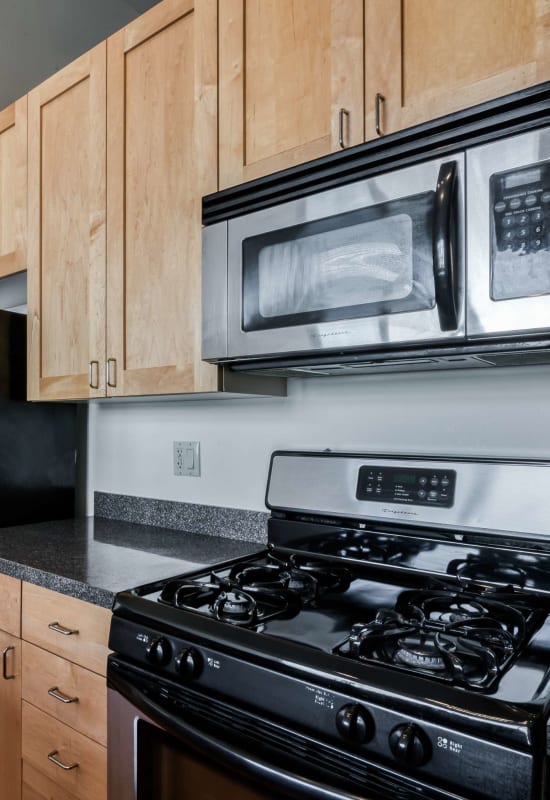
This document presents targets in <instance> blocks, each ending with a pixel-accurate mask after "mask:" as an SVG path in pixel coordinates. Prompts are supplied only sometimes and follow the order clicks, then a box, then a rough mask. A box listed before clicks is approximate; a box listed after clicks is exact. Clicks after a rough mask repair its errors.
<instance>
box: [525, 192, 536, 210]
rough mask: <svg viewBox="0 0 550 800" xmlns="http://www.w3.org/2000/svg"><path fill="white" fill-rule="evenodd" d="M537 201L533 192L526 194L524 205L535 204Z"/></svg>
mask: <svg viewBox="0 0 550 800" xmlns="http://www.w3.org/2000/svg"><path fill="white" fill-rule="evenodd" d="M537 202H538V201H537V197H536V195H534V194H528V195H527V197H526V198H525V205H526V206H527V207H531V206H536V204H537Z"/></svg>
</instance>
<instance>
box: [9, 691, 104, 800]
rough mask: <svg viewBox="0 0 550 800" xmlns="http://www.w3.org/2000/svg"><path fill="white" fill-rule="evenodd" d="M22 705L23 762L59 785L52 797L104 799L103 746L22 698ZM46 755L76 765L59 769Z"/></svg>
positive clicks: (84, 799)
mask: <svg viewBox="0 0 550 800" xmlns="http://www.w3.org/2000/svg"><path fill="white" fill-rule="evenodd" d="M22 707H23V763H25V762H27V763H28V764H29V765H30V766H31V767H34V768H35V769H36V770H38V771H39V772H40V773H42V775H44V776H45V777H46V778H49V780H50V781H52V782H53V783H54V784H55V786H56V787H57V786H59V787H60V788H61V790H62V792H61V793H59V794H58V793H57V792H56V794H55V795H54V797H55V798H57V797H59V796H60V795H61V796H63V797H64V796H65V795H64V794H63V792H65V793H67V794H68V795H71V794H72V795H74V796H75V797H77V798H78V800H105V797H106V792H107V750H106V748H105V747H101V745H99V744H97V742H93V741H92V740H91V739H88V737H87V736H83V735H82V734H81V733H78V732H77V731H75V730H73V728H69V727H68V725H63V724H62V723H61V722H58V721H57V720H56V719H54V718H53V717H50V716H49V715H48V714H45V713H44V712H43V711H40V710H39V709H38V708H35V707H34V706H31V705H30V704H29V703H26V702H25V701H23V704H22ZM50 754H51V755H52V757H54V758H57V759H58V760H59V761H60V762H62V763H63V764H66V765H72V764H77V765H78V766H75V767H74V768H73V769H63V768H62V767H60V766H58V765H57V764H54V763H53V762H52V761H50V760H49V758H48V755H50ZM33 791H34V789H33ZM31 796H32V795H31ZM38 796H39V797H40V794H39V795H38Z"/></svg>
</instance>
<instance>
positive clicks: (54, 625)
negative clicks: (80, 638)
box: [48, 622, 78, 636]
mask: <svg viewBox="0 0 550 800" xmlns="http://www.w3.org/2000/svg"><path fill="white" fill-rule="evenodd" d="M48 628H49V629H50V630H51V631H55V632H56V633H61V634H62V635H63V636H72V635H73V634H74V633H78V630H77V629H76V628H66V627H65V626H64V625H60V624H59V622H50V624H49V625H48Z"/></svg>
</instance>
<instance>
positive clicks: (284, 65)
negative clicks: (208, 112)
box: [219, 0, 380, 188]
mask: <svg viewBox="0 0 550 800" xmlns="http://www.w3.org/2000/svg"><path fill="white" fill-rule="evenodd" d="M376 2H380V0H376ZM219 70H220V102H219V114H220V119H219V136H220V152H219V159H220V165H219V166H220V188H224V187H227V186H232V185H234V184H238V183H242V182H243V181H247V180H250V179H252V178H257V177H259V176H261V175H266V174H268V173H271V172H275V171H276V170H279V169H284V168H285V167H290V166H292V165H293V164H298V163H300V162H304V161H308V160H310V159H312V158H317V157H318V156H322V155H325V154H326V153H330V152H332V151H334V150H338V149H340V147H341V144H340V133H342V138H343V143H344V145H345V146H349V145H353V144H359V143H360V142H361V141H363V134H364V128H363V0H220V2H219ZM341 109H344V110H345V111H346V112H347V114H342V131H340V117H341V114H340V111H341Z"/></svg>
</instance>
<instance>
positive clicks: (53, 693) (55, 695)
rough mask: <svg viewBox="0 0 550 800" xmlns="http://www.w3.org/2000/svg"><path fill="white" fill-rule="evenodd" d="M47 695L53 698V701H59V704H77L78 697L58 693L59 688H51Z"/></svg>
mask: <svg viewBox="0 0 550 800" xmlns="http://www.w3.org/2000/svg"><path fill="white" fill-rule="evenodd" d="M48 694H49V695H50V697H53V698H54V700H59V702H60V703H78V697H69V696H68V695H66V694H63V692H60V691H59V687H57V686H52V688H51V689H48Z"/></svg>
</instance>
